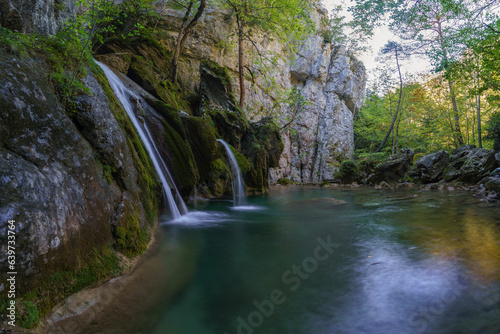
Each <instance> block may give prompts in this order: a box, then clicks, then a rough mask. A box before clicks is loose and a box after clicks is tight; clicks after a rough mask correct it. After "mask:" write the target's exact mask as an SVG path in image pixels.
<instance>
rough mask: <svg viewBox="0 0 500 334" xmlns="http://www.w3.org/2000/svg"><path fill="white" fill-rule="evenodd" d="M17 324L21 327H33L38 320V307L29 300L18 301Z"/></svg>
mask: <svg viewBox="0 0 500 334" xmlns="http://www.w3.org/2000/svg"><path fill="white" fill-rule="evenodd" d="M19 304H20V305H19V307H18V312H19V316H18V319H19V324H20V325H21V327H23V328H33V327H35V326H36V325H37V324H38V321H40V311H39V310H38V307H37V306H36V305H35V304H34V303H32V302H30V301H22V302H20V303H19Z"/></svg>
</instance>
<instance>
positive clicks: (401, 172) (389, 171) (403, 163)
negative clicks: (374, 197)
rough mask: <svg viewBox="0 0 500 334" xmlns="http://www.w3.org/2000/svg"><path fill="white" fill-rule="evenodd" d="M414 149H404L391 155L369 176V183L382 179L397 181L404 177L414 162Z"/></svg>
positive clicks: (389, 181)
mask: <svg viewBox="0 0 500 334" xmlns="http://www.w3.org/2000/svg"><path fill="white" fill-rule="evenodd" d="M413 155H414V153H413V150H412V149H411V148H407V149H402V150H401V151H399V153H397V154H395V155H391V156H390V157H389V158H387V160H386V161H384V162H383V163H381V164H379V165H378V166H376V167H375V170H374V172H373V174H372V175H370V176H369V177H368V180H367V182H368V184H379V183H380V182H382V181H385V182H388V183H396V182H397V181H399V180H400V179H402V178H403V177H404V176H405V175H406V173H407V172H408V170H409V169H410V167H411V166H412V164H413Z"/></svg>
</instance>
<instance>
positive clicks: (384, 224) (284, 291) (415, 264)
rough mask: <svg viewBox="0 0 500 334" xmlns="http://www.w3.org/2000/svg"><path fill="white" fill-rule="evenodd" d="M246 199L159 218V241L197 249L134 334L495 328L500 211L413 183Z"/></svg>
mask: <svg viewBox="0 0 500 334" xmlns="http://www.w3.org/2000/svg"><path fill="white" fill-rule="evenodd" d="M333 198H334V199H336V200H333ZM341 201H345V202H346V203H342V202H341ZM248 202H249V203H248V204H249V205H251V206H252V208H253V210H231V204H232V203H231V202H228V201H218V202H211V203H209V204H208V205H207V206H206V207H205V208H204V209H203V212H195V213H190V214H188V215H186V216H183V217H182V218H181V219H179V220H176V221H165V222H164V223H163V229H164V232H165V240H164V241H163V243H164V245H168V244H189V245H191V246H190V249H196V251H195V252H194V253H195V255H193V257H192V258H191V260H190V261H189V264H186V266H187V265H189V266H191V265H192V266H193V268H195V269H194V274H193V275H192V278H191V280H190V283H189V284H187V287H186V288H185V289H184V290H183V292H182V293H181V294H180V295H179V296H178V297H177V298H176V299H174V301H173V302H171V303H168V304H166V303H164V304H162V303H159V304H157V306H155V309H154V311H151V310H144V313H147V314H146V315H145V316H144V317H145V319H146V320H147V325H144V324H143V325H142V327H141V328H142V330H141V331H140V333H153V334H213V333H218V334H226V333H227V334H232V333H245V334H248V333H265V334H268V333H275V334H292V333H294V334H311V333H318V334H323V333H324V334H329V333H342V334H344V333H345V334H347V333H349V334H350V333H370V334H372V333H373V334H375V333H376V334H379V333H380V334H392V333H396V334H402V333H450V334H452V333H453V334H460V333H464V334H465V333H467V334H469V333H481V334H489V333H491V334H497V333H500V215H499V213H500V210H499V208H494V207H489V206H487V205H485V204H482V203H480V202H478V201H477V199H475V198H473V197H471V195H470V194H469V193H454V192H423V191H419V190H414V191H385V190H371V189H370V190H366V189H365V190H338V189H299V190H294V191H287V192H274V193H271V194H270V195H268V196H262V197H251V198H249V201H248ZM165 254H166V253H165ZM169 255H172V254H169ZM159 256H166V255H161V253H160V255H159ZM150 275H155V272H154V271H152V272H150ZM167 284H168V282H167ZM153 295H154V296H155V297H156V298H158V296H157V295H156V294H155V293H154V291H152V292H150V295H149V296H144V297H143V298H145V299H148V298H152V296H153ZM137 332H138V331H134V333H137Z"/></svg>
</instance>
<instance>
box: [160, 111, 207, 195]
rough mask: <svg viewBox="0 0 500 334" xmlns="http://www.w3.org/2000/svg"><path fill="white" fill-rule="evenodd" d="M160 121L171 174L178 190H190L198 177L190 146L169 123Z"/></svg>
mask: <svg viewBox="0 0 500 334" xmlns="http://www.w3.org/2000/svg"><path fill="white" fill-rule="evenodd" d="M162 123H163V128H164V130H165V133H164V139H165V145H166V148H167V150H168V154H169V157H170V159H171V166H172V174H173V175H174V177H175V179H176V181H178V184H177V185H178V187H179V188H180V189H179V190H181V191H183V192H184V191H191V190H192V189H193V187H194V185H196V183H197V181H198V179H199V175H198V170H197V168H196V162H195V158H194V155H193V152H192V150H191V147H190V146H189V144H188V142H187V141H186V140H184V139H183V138H182V136H181V135H180V134H179V133H178V132H177V131H175V130H174V128H173V127H172V126H170V124H169V123H167V122H166V121H165V120H163V121H162Z"/></svg>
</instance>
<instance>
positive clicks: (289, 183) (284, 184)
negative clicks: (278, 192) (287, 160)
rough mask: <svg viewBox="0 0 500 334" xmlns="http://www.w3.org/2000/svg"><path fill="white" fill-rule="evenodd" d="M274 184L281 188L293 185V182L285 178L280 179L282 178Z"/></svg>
mask: <svg viewBox="0 0 500 334" xmlns="http://www.w3.org/2000/svg"><path fill="white" fill-rule="evenodd" d="M276 183H277V184H281V185H282V186H288V185H292V184H295V182H293V181H292V180H290V179H288V178H286V177H282V178H280V179H278V181H276Z"/></svg>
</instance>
